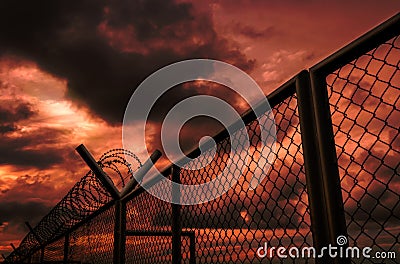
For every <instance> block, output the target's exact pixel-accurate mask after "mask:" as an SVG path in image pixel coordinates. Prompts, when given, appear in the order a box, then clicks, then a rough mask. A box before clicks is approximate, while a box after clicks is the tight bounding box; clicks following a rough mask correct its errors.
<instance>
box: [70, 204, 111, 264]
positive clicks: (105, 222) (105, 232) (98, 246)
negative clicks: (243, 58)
mask: <svg viewBox="0 0 400 264" xmlns="http://www.w3.org/2000/svg"><path fill="white" fill-rule="evenodd" d="M114 209H115V208H114V206H113V207H110V208H108V209H107V210H105V211H104V212H102V213H101V214H99V215H98V216H96V217H95V218H94V219H92V220H90V221H89V222H87V223H85V224H84V225H82V226H81V227H79V228H78V229H77V230H75V231H73V232H72V233H71V234H70V242H69V243H70V246H69V252H68V261H80V262H82V263H93V264H95V263H96V264H97V263H112V259H113V248H114V244H113V242H114V222H115V210H114Z"/></svg>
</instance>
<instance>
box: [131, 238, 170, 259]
mask: <svg viewBox="0 0 400 264" xmlns="http://www.w3.org/2000/svg"><path fill="white" fill-rule="evenodd" d="M126 252H127V253H126V263H148V264H151V263H168V264H169V263H171V262H172V253H171V252H172V237H171V236H169V235H168V236H154V235H153V236H151V235H149V236H129V237H127V239H126Z"/></svg>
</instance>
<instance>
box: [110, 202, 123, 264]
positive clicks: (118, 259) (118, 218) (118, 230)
mask: <svg viewBox="0 0 400 264" xmlns="http://www.w3.org/2000/svg"><path fill="white" fill-rule="evenodd" d="M125 233H126V203H125V202H123V201H121V200H118V201H116V202H115V224H114V254H113V259H114V261H113V263H114V264H123V263H125V241H126V237H125Z"/></svg>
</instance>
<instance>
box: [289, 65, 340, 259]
mask: <svg viewBox="0 0 400 264" xmlns="http://www.w3.org/2000/svg"><path fill="white" fill-rule="evenodd" d="M296 95H297V104H298V111H299V120H300V129H301V140H302V148H303V156H304V167H305V176H306V184H307V194H308V204H309V208H310V218H311V232H312V237H313V246H314V247H315V248H316V249H317V251H319V252H320V251H321V249H322V247H324V246H327V245H328V244H329V225H328V219H327V214H326V206H325V197H324V189H323V180H322V176H321V166H320V160H319V157H320V155H319V149H318V140H317V136H316V134H317V133H316V126H315V117H314V108H313V102H312V94H311V83H310V75H309V73H308V71H306V70H304V71H302V72H300V73H299V74H298V76H297V78H296ZM326 262H328V263H329V262H332V260H329V259H328V258H327V256H325V258H320V259H316V263H326Z"/></svg>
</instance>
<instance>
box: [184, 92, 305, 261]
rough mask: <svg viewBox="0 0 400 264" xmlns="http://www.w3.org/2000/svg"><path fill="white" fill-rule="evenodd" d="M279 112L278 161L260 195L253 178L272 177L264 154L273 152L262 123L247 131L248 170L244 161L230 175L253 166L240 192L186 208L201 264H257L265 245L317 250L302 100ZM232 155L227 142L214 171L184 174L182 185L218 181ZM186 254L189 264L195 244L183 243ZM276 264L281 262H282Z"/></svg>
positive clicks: (208, 168) (284, 103) (293, 100)
mask: <svg viewBox="0 0 400 264" xmlns="http://www.w3.org/2000/svg"><path fill="white" fill-rule="evenodd" d="M273 112H274V115H275V121H276V125H277V152H276V160H275V161H274V163H273V166H272V167H271V169H270V170H269V172H267V177H266V178H265V179H264V181H263V182H262V183H261V184H260V185H259V186H258V187H257V188H256V189H255V190H254V191H251V190H248V186H249V183H250V179H251V176H252V173H253V172H256V171H258V172H261V173H264V174H265V173H266V172H265V170H266V169H265V166H266V163H267V160H266V157H265V155H263V154H265V151H268V150H266V148H268V147H267V146H265V145H263V144H261V140H260V131H259V128H258V122H256V121H253V122H251V123H250V124H248V125H247V126H246V127H247V130H248V133H249V137H250V140H251V148H250V150H248V152H247V154H246V156H247V157H246V158H250V162H249V163H248V165H246V163H245V161H244V160H238V161H237V162H236V165H237V166H236V167H235V168H233V169H230V170H229V174H233V173H234V172H235V171H234V170H238V169H240V167H241V166H247V167H246V169H245V171H244V173H243V174H244V175H243V176H242V178H241V179H239V181H238V183H237V184H236V185H234V188H232V189H231V190H230V191H228V193H226V194H224V195H223V196H221V197H219V198H217V199H216V200H213V201H210V202H207V203H204V204H199V205H191V206H183V207H182V226H183V231H194V232H195V236H196V251H195V252H196V263H238V262H239V263H257V262H259V261H260V258H259V257H258V256H257V255H256V251H257V249H258V247H260V246H263V245H264V242H268V245H269V246H275V247H276V246H281V245H282V246H287V247H289V246H297V247H302V246H310V245H312V238H311V231H310V215H309V209H308V199H307V194H306V186H305V174H304V167H303V155H302V149H301V135H300V126H299V117H298V113H297V98H296V96H295V95H292V96H291V97H288V98H287V99H286V100H284V101H282V102H281V103H280V104H278V105H277V106H275V107H274V108H273ZM261 119H262V118H261ZM264 120H265V119H264ZM264 125H265V124H263V123H262V124H261V126H264ZM243 133H247V132H246V131H239V132H237V133H235V135H234V137H235V138H237V137H240V136H243ZM229 151H230V140H229V138H226V139H224V140H222V141H221V142H219V143H217V151H216V156H215V157H214V158H213V160H212V162H211V163H210V164H209V165H207V166H206V167H204V168H202V169H198V170H188V169H186V170H185V169H182V170H181V182H182V183H183V184H200V183H204V182H207V181H210V180H212V179H213V178H215V177H216V176H217V175H218V174H219V173H220V172H222V171H223V170H224V168H225V166H226V160H227V157H226V155H228V154H229ZM210 156H211V152H210V151H208V152H206V153H204V154H202V155H201V156H200V157H198V158H197V159H195V160H193V161H192V162H190V163H188V164H187V165H186V168H190V167H192V168H193V167H194V168H195V167H200V166H199V165H206V164H207V163H208V161H209V159H210V158H211V159H212V157H210ZM229 174H228V175H226V177H227V178H229ZM193 195H200V194H193ZM182 251H183V260H184V262H185V263H189V255H190V253H189V243H187V242H186V243H183V249H182ZM272 260H273V262H280V261H281V260H280V259H278V258H277V257H276V256H275V257H274V258H273V259H272ZM265 261H269V260H265Z"/></svg>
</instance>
